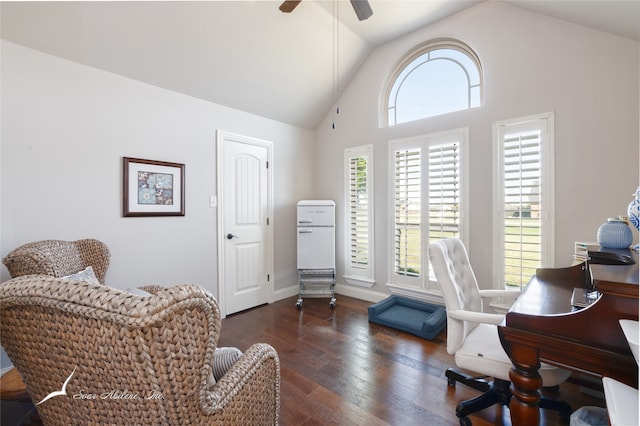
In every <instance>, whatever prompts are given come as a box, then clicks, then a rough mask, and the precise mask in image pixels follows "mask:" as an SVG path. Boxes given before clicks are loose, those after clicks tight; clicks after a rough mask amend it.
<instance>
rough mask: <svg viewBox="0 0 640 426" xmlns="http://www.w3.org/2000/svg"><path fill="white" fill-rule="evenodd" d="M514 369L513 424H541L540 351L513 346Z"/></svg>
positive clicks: (512, 378) (512, 376) (510, 376)
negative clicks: (539, 406) (539, 405)
mask: <svg viewBox="0 0 640 426" xmlns="http://www.w3.org/2000/svg"><path fill="white" fill-rule="evenodd" d="M511 361H512V362H513V368H512V369H511V371H510V372H509V378H510V379H511V383H512V387H511V390H512V392H513V398H511V402H510V404H509V410H510V411H511V423H512V424H514V425H522V426H538V425H539V424H540V410H539V408H538V402H539V401H540V388H542V377H540V374H539V373H538V369H539V368H540V360H539V359H538V351H537V350H535V349H533V348H526V347H518V346H517V345H515V344H514V345H512V346H511Z"/></svg>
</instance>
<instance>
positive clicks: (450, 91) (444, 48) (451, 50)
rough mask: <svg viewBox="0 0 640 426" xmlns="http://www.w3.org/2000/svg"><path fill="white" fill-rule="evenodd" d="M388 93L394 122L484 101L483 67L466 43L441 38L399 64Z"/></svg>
mask: <svg viewBox="0 0 640 426" xmlns="http://www.w3.org/2000/svg"><path fill="white" fill-rule="evenodd" d="M391 82H392V84H391V87H390V89H389V92H388V93H389V96H388V104H387V106H388V114H387V117H388V118H387V124H388V125H389V126H393V125H396V124H400V123H406V122H407V121H413V120H419V119H421V118H426V117H432V116H434V115H440V114H444V113H448V112H453V111H460V110H465V109H470V108H473V107H477V106H480V105H481V104H482V96H483V95H482V92H483V91H482V69H481V68H480V61H479V60H478V57H477V56H476V54H475V53H474V52H473V51H472V50H471V49H470V48H469V47H468V46H467V45H465V44H464V43H461V42H459V41H455V40H437V41H433V42H430V43H428V44H426V45H424V46H421V47H420V48H419V49H418V50H416V51H415V52H414V53H413V54H411V55H410V56H409V57H408V58H407V59H406V60H405V61H404V62H403V63H402V65H401V66H400V67H399V68H398V71H396V73H395V76H394V78H393V79H392V80H391Z"/></svg>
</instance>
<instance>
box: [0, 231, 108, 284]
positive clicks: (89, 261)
mask: <svg viewBox="0 0 640 426" xmlns="http://www.w3.org/2000/svg"><path fill="white" fill-rule="evenodd" d="M110 258H111V255H110V253H109V248H108V247H107V245H106V244H105V243H103V242H101V241H98V240H94V239H84V240H78V241H61V240H45V241H36V242H33V243H27V244H25V245H22V246H20V247H18V248H17V249H15V250H13V251H12V252H11V253H9V254H8V255H7V256H6V257H5V258H4V259H3V260H2V263H4V265H5V266H6V267H7V269H8V270H9V273H10V274H11V276H12V277H13V278H15V277H20V276H22V275H32V274H42V275H51V276H53V277H64V276H67V275H71V274H73V273H76V272H78V271H81V270H83V269H84V268H86V267H87V266H91V267H92V268H93V272H94V273H95V274H96V277H97V278H98V280H99V281H100V282H101V283H102V284H104V278H105V275H106V274H107V268H108V267H109V259H110Z"/></svg>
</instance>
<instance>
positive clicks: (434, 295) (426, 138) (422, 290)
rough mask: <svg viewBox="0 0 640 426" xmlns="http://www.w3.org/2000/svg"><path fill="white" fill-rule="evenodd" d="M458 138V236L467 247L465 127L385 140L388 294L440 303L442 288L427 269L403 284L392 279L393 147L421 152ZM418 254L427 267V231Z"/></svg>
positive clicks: (393, 215) (467, 146)
mask: <svg viewBox="0 0 640 426" xmlns="http://www.w3.org/2000/svg"><path fill="white" fill-rule="evenodd" d="M454 140H455V141H459V142H460V151H459V152H460V174H461V176H460V232H459V235H460V239H461V240H462V241H463V242H464V243H465V245H466V246H467V247H468V245H469V244H468V241H469V226H468V220H469V219H468V217H469V215H468V214H467V212H468V211H469V161H468V158H469V156H468V153H469V128H468V127H464V128H459V129H454V130H448V131H443V132H438V133H430V134H427V135H421V136H415V137H409V138H403V139H394V140H391V141H389V154H388V158H389V166H388V167H389V171H388V176H389V179H388V181H389V182H388V183H389V202H388V208H389V210H388V218H389V223H388V227H387V229H388V241H389V244H387V245H388V248H387V250H388V256H387V259H388V265H387V269H388V281H387V288H388V289H389V290H390V291H391V293H392V294H397V295H400V296H406V297H410V298H413V299H418V300H422V301H425V302H430V303H439V304H443V303H444V302H443V299H442V292H441V291H440V288H439V285H438V283H437V282H435V281H431V280H430V279H429V274H428V273H421V274H420V278H419V279H418V280H419V281H418V282H417V283H416V284H415V285H407V284H405V283H402V282H398V281H397V280H395V278H396V277H395V274H394V263H393V262H394V261H393V259H394V246H393V241H394V238H395V236H394V229H395V223H394V219H395V214H394V190H395V189H394V178H393V176H394V173H395V164H394V163H395V151H396V150H398V149H404V148H415V147H418V146H419V147H420V148H421V150H422V151H423V153H424V152H426V151H427V149H428V147H429V145H438V144H442V143H447V142H453V141H454ZM422 160H423V161H424V160H425V157H424V156H423V157H422ZM427 190H428V186H427V185H423V188H422V191H423V194H422V198H423V199H427V198H428V197H426V195H427V194H426V191H427ZM422 214H423V220H422V223H427V221H426V218H425V217H426V216H427V215H428V212H427V209H423V210H422ZM421 238H422V242H421V245H422V247H421V256H422V261H421V262H422V265H423V268H424V271H428V268H427V265H428V256H427V238H428V233H422V235H421Z"/></svg>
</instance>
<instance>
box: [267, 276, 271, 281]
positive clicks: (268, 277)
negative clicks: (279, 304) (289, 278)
mask: <svg viewBox="0 0 640 426" xmlns="http://www.w3.org/2000/svg"><path fill="white" fill-rule="evenodd" d="M270 278H271V277H270V275H269V274H267V282H269V279H270Z"/></svg>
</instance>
